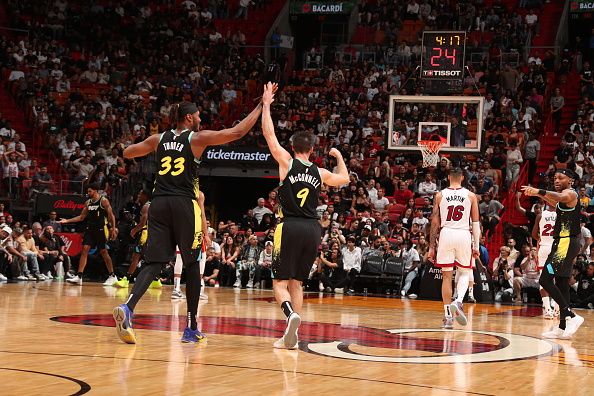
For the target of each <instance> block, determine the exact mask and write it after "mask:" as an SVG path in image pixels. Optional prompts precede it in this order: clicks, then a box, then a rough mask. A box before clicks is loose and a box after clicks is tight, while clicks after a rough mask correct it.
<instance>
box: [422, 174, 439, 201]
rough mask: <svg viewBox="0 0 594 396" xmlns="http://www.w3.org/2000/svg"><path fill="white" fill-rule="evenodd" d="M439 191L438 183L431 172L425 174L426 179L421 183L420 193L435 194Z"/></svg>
mask: <svg viewBox="0 0 594 396" xmlns="http://www.w3.org/2000/svg"><path fill="white" fill-rule="evenodd" d="M436 192H437V184H435V182H434V181H433V176H432V175H431V173H430V172H427V174H426V175H425V180H424V181H422V182H420V183H419V188H418V193H419V195H421V196H423V195H433V194H435V193H436Z"/></svg>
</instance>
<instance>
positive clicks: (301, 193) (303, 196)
mask: <svg viewBox="0 0 594 396" xmlns="http://www.w3.org/2000/svg"><path fill="white" fill-rule="evenodd" d="M308 195H309V188H307V187H306V188H302V189H301V190H299V191H298V192H297V198H299V199H300V200H301V203H300V204H299V207H301V208H302V207H303V205H305V200H306V199H307V196H308Z"/></svg>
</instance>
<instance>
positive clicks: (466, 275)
mask: <svg viewBox="0 0 594 396" xmlns="http://www.w3.org/2000/svg"><path fill="white" fill-rule="evenodd" d="M457 271H458V272H459V273H460V276H459V278H458V284H457V285H456V294H457V296H456V301H457V302H459V303H461V302H462V301H463V300H464V296H465V295H466V291H467V290H468V284H469V283H470V274H471V273H472V269H470V268H458V269H457Z"/></svg>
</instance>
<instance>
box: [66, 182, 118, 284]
mask: <svg viewBox="0 0 594 396" xmlns="http://www.w3.org/2000/svg"><path fill="white" fill-rule="evenodd" d="M87 194H88V197H89V199H88V201H87V202H86V203H85V207H84V209H83V210H82V212H81V214H80V215H78V216H76V217H73V218H71V219H63V220H60V223H61V224H69V223H78V222H80V221H83V220H86V228H85V233H84V236H83V247H82V252H81V253H80V260H79V263H78V273H77V274H76V276H75V277H73V278H70V279H67V280H66V281H67V282H69V283H72V284H77V285H82V278H83V272H84V271H85V267H86V266H87V259H88V257H89V250H91V248H92V247H96V248H97V250H98V251H99V254H100V255H101V257H102V258H103V261H105V266H106V267H107V270H108V272H109V278H107V280H106V281H105V283H103V286H112V285H113V284H114V283H116V282H117V281H118V278H116V276H115V274H114V272H113V263H112V262H111V257H110V256H109V253H108V252H107V249H106V246H105V244H106V242H107V237H108V236H109V239H110V240H114V239H115V238H116V236H117V231H118V229H117V228H116V221H115V216H114V214H113V210H112V209H111V205H110V203H109V200H108V199H107V198H105V197H104V196H102V195H101V194H99V187H98V186H97V185H95V184H91V185H89V186H88V188H87ZM108 222H109V225H110V228H109V229H108V228H107V223H108Z"/></svg>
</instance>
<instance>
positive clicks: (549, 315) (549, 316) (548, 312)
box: [542, 309, 555, 319]
mask: <svg viewBox="0 0 594 396" xmlns="http://www.w3.org/2000/svg"><path fill="white" fill-rule="evenodd" d="M542 317H543V318H545V319H554V318H555V314H554V313H553V310H552V309H547V310H546V311H545V312H544V314H543V315H542Z"/></svg>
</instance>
